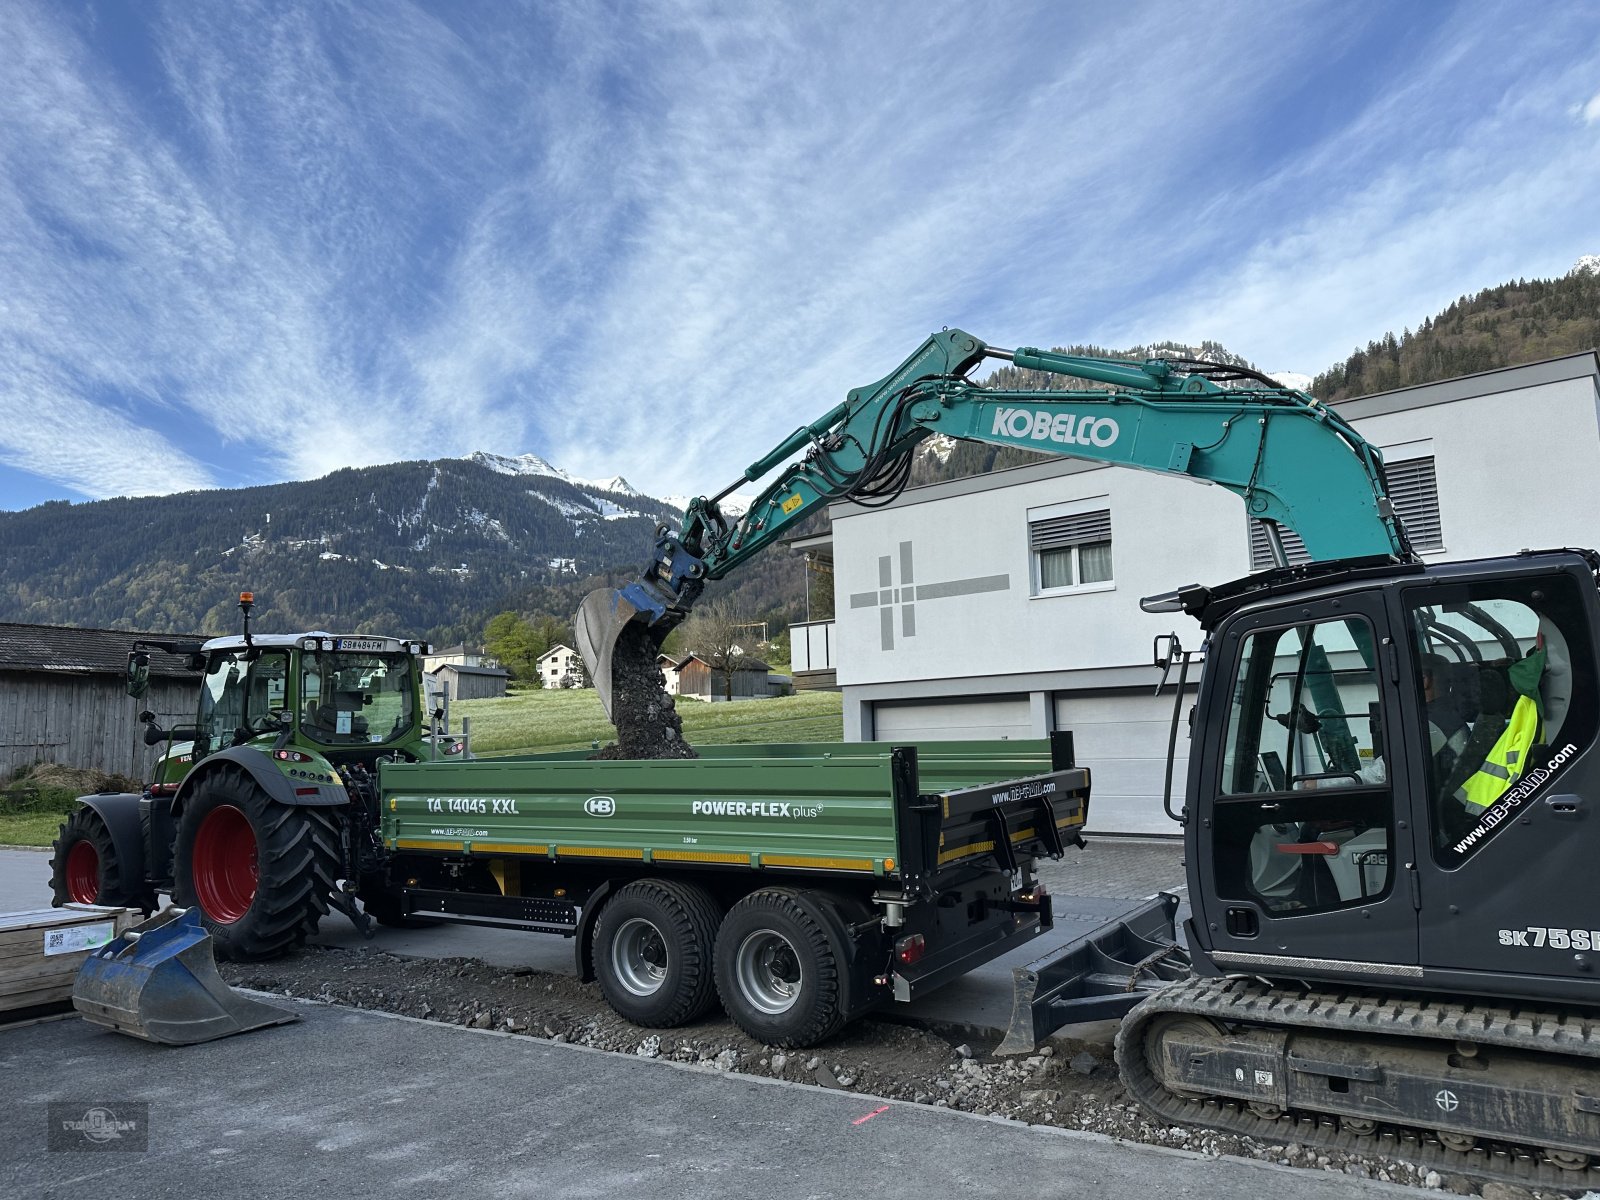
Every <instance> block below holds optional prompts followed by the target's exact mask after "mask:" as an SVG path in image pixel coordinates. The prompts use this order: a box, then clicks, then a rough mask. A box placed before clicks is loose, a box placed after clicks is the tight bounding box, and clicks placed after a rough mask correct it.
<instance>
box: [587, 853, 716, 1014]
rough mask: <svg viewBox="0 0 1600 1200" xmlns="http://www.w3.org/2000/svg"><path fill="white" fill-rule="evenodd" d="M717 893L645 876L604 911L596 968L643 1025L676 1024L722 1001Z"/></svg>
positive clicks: (613, 1000) (614, 1001)
mask: <svg viewBox="0 0 1600 1200" xmlns="http://www.w3.org/2000/svg"><path fill="white" fill-rule="evenodd" d="M721 915H722V914H721V912H720V910H719V909H718V908H717V904H716V901H714V900H713V899H712V898H711V896H710V894H709V893H708V892H706V891H705V890H704V889H703V888H699V887H696V886H694V885H693V884H686V883H679V882H678V881H677V880H666V879H640V880H637V881H635V882H634V883H630V884H628V885H627V886H626V887H624V888H621V889H620V890H618V891H617V892H616V894H615V895H613V896H612V897H611V899H610V900H608V901H607V902H606V906H605V907H604V908H602V909H601V910H600V916H599V918H598V921H597V924H596V928H595V934H594V973H595V976H596V977H597V978H598V979H599V981H600V991H601V993H602V994H603V995H604V996H605V998H606V1002H607V1003H608V1004H610V1005H611V1007H612V1008H614V1009H616V1010H617V1012H618V1013H620V1014H621V1015H622V1016H624V1017H626V1018H627V1019H628V1020H630V1021H632V1022H633V1023H634V1024H635V1025H646V1026H649V1027H650V1028H653V1029H668V1028H671V1027H672V1026H674V1025H683V1024H685V1023H686V1022H689V1021H692V1020H694V1019H695V1018H696V1017H698V1016H700V1015H701V1014H702V1013H704V1012H705V1011H706V1009H708V1008H710V1007H711V1005H712V1003H713V1002H714V1001H715V1000H716V992H715V990H714V986H713V983H712V977H711V948H712V944H713V943H714V942H715V940H716V936H717V921H718V919H719V918H720V917H721Z"/></svg>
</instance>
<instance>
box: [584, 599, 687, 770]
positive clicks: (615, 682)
mask: <svg viewBox="0 0 1600 1200" xmlns="http://www.w3.org/2000/svg"><path fill="white" fill-rule="evenodd" d="M660 651H661V648H660V647H659V646H657V645H656V641H655V638H654V637H652V636H651V634H650V631H649V630H648V629H646V628H645V627H644V626H643V625H641V624H638V623H637V622H634V623H630V624H629V625H627V626H625V627H624V628H623V631H622V635H621V636H620V637H619V638H618V639H617V645H616V650H615V652H614V653H613V655H612V658H611V723H612V724H613V725H615V726H616V727H617V740H616V741H614V742H612V743H611V744H610V745H608V746H606V747H604V748H603V749H601V750H598V751H596V752H595V753H593V754H591V755H590V756H589V757H590V758H699V757H700V756H699V755H698V754H696V753H695V752H694V748H693V747H692V746H690V745H689V743H688V742H686V741H684V740H683V718H682V717H680V716H678V709H677V706H676V705H674V704H673V702H672V696H671V695H670V694H669V693H668V692H667V681H666V679H665V678H664V677H663V676H662V674H661V668H660V667H658V666H657V665H656V656H657V655H658V654H659V653H660Z"/></svg>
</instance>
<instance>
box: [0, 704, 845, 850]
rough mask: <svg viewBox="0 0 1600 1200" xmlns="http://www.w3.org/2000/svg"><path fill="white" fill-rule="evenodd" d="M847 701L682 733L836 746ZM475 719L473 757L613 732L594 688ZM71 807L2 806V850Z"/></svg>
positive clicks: (484, 707)
mask: <svg viewBox="0 0 1600 1200" xmlns="http://www.w3.org/2000/svg"><path fill="white" fill-rule="evenodd" d="M841 700H842V698H841V697H840V695H839V693H838V692H801V693H800V694H798V695H795V696H784V697H781V698H779V699H776V700H740V701H736V702H734V703H732V704H708V703H706V702H705V701H702V700H683V699H680V700H679V701H678V712H679V713H680V714H681V715H682V716H683V731H684V734H685V735H686V736H687V737H688V739H689V743H690V745H694V746H721V745H730V744H735V743H740V742H837V741H841V740H843V737H844V719H843V716H842V715H841V714H842V712H843V707H842V703H841ZM462 717H471V718H472V750H473V753H475V754H480V755H495V754H538V753H542V752H545V751H554V750H582V749H584V748H586V747H588V746H591V745H593V744H594V743H595V742H597V741H598V742H600V743H601V744H602V745H604V744H605V743H606V742H609V741H612V740H614V739H615V737H616V730H614V729H613V728H612V727H611V723H610V722H609V721H607V720H606V718H605V714H604V713H603V712H601V710H600V698H599V697H598V696H596V695H595V693H594V690H593V689H592V688H583V689H574V690H572V691H564V692H563V691H528V692H513V693H512V694H511V695H509V696H507V697H505V698H504V699H501V700H459V701H457V702H456V703H454V704H452V705H451V706H450V727H451V729H452V730H453V731H455V732H457V733H459V732H460V731H461V718H462ZM65 807H66V806H59V808H60V811H58V810H57V809H58V806H57V805H55V804H48V802H47V805H46V806H45V810H44V811H40V810H24V811H21V812H10V811H4V807H3V806H0V845H11V846H48V845H50V843H51V842H53V841H55V837H56V829H57V827H58V826H59V825H60V824H61V822H62V820H63V815H64V811H65Z"/></svg>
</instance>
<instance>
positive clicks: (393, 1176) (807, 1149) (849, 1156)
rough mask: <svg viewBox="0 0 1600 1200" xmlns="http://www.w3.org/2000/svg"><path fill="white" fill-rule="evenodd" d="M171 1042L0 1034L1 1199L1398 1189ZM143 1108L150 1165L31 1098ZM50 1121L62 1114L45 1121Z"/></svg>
mask: <svg viewBox="0 0 1600 1200" xmlns="http://www.w3.org/2000/svg"><path fill="white" fill-rule="evenodd" d="M295 1007H296V1011H298V1012H300V1013H301V1014H302V1016H303V1020H302V1021H301V1022H300V1023H298V1024H295V1025H288V1026H281V1027H278V1028H275V1029H269V1030H262V1031H260V1032H257V1033H251V1034H245V1035H243V1036H241V1037H236V1038H228V1039H225V1040H223V1041H220V1042H212V1043H210V1044H208V1045H204V1046H194V1047H189V1048H187V1049H171V1048H165V1047H159V1046H151V1045H148V1044H146V1043H143V1042H139V1041H136V1040H134V1039H131V1038H126V1037H121V1036H119V1035H116V1034H112V1033H107V1032H104V1031H102V1030H99V1029H97V1028H96V1027H94V1026H91V1025H88V1024H87V1023H85V1022H83V1021H80V1020H78V1019H76V1018H73V1019H68V1020H64V1021H59V1022H52V1023H47V1024H42V1025H34V1026H29V1027H26V1028H21V1029H12V1030H0V1111H3V1112H4V1114H5V1127H6V1129H7V1137H6V1138H5V1139H4V1140H3V1142H0V1179H5V1180H7V1181H8V1182H7V1184H6V1185H5V1189H4V1190H5V1194H6V1195H7V1196H8V1197H9V1196H15V1197H19V1198H20V1197H29V1198H32V1197H41V1198H42V1197H57V1196H67V1195H75V1196H76V1195H94V1194H106V1195H112V1194H114V1195H117V1196H125V1197H129V1198H130V1200H144V1198H145V1197H152V1198H153V1197H158V1196H192V1195H205V1196H208V1197H211V1198H213V1200H233V1198H238V1200H272V1198H277V1197H282V1198H285V1200H291V1198H292V1200H305V1198H306V1197H314V1196H321V1195H332V1194H338V1195H346V1196H373V1195H407V1196H423V1197H432V1196H457V1195H492V1196H499V1197H508V1198H511V1197H550V1196H560V1197H564V1198H566V1197H571V1198H574V1200H576V1198H580V1197H615V1196H649V1197H658V1196H659V1197H677V1196H686V1197H687V1196H693V1197H708V1198H720V1197H728V1198H730V1200H733V1198H737V1200H745V1198H746V1197H749V1196H752V1195H760V1196H762V1197H764V1198H765V1200H790V1198H793V1200H802V1198H813V1197H834V1196H849V1197H859V1196H873V1197H877V1198H879V1200H928V1198H929V1197H945V1196H957V1195H959V1196H962V1197H964V1198H965V1197H971V1198H972V1200H983V1198H986V1197H996V1198H999V1197H1004V1198H1006V1200H1011V1198H1012V1197H1015V1196H1018V1195H1023V1196H1030V1195H1040V1196H1061V1195H1068V1194H1086V1195H1093V1196H1096V1197H1100V1198H1103V1200H1148V1198H1149V1197H1151V1196H1154V1195H1161V1196H1163V1197H1167V1196H1174V1197H1191V1198H1193V1200H1232V1198H1233V1197H1237V1196H1248V1195H1271V1196H1273V1197H1274V1198H1275V1200H1349V1198H1350V1197H1356V1196H1372V1197H1385V1196H1387V1197H1395V1198H1397V1200H1398V1198H1399V1197H1403V1196H1405V1195H1408V1194H1412V1193H1408V1192H1407V1191H1406V1190H1404V1189H1401V1188H1398V1187H1395V1186H1393V1185H1389V1184H1380V1183H1375V1182H1372V1181H1369V1180H1362V1179H1355V1178H1351V1177H1349V1176H1345V1175H1333V1174H1328V1173H1323V1172H1314V1171H1304V1170H1294V1169H1290V1168H1284V1167H1277V1166H1272V1165H1267V1164H1263V1163H1258V1162H1251V1161H1248V1160H1244V1159H1230V1158H1207V1157H1202V1156H1198V1155H1193V1154H1188V1153H1184V1152H1180V1151H1169V1150H1161V1149H1157V1148H1152V1147H1148V1146H1140V1145H1132V1144H1126V1143H1117V1142H1113V1141H1110V1140H1109V1139H1106V1138H1102V1137H1098V1136H1096V1135H1092V1134H1081V1133H1073V1132H1068V1131H1063V1130H1056V1129H1045V1128H1041V1127H1038V1126H1026V1125H1020V1124H1016V1123H1013V1122H1008V1121H998V1120H994V1119H992V1118H985V1117H973V1116H970V1115H967V1114H963V1113H955V1112H951V1111H949V1110H945V1109H937V1108H927V1107H923V1106H919V1105H912V1104H905V1103H903V1102H895V1103H893V1104H890V1103H888V1102H886V1101H882V1100H875V1099H873V1098H872V1097H869V1096H862V1095H859V1094H854V1093H847V1092H834V1091H827V1090H824V1089H821V1088H816V1087H809V1086H804V1085H799V1084H789V1083H781V1082H778V1081H772V1080H765V1079H760V1078H755V1077H751V1076H747V1075H724V1074H718V1073H715V1072H711V1071H708V1070H705V1069H701V1068H688V1067H682V1066H678V1065H676V1064H672V1063H667V1062H661V1061H652V1060H645V1059H637V1058H628V1057H626V1056H622V1055H615V1054H606V1053H601V1052H598V1051H591V1050H586V1049H584V1048H581V1047H576V1046H567V1045H555V1044H552V1043H549V1042H544V1041H539V1040H535V1039H531V1038H525V1037H512V1036H510V1035H506V1034H496V1033H488V1032H478V1031H474V1030H467V1029H463V1028H460V1027H458V1026H446V1025H435V1024H432V1023H429V1022H422V1021H414V1020H408V1019H406V1018H395V1017H385V1016H383V1015H381V1014H376V1013H368V1012H359V1011H354V1010H349V1009H336V1008H324V1007H320V1006H315V1005H303V1004H302V1005H296V1006H295ZM52 1101H70V1102H71V1104H72V1105H73V1108H72V1109H71V1110H70V1111H72V1112H76V1109H77V1106H79V1105H81V1106H83V1107H84V1108H85V1109H88V1108H90V1107H93V1106H94V1105H96V1104H107V1103H110V1104H113V1105H114V1104H115V1103H116V1102H121V1101H144V1102H146V1103H147V1104H148V1105H149V1117H148V1137H149V1149H148V1151H147V1152H144V1153H138V1152H133V1151H129V1152H98V1153H82V1152H77V1153H74V1152H66V1151H59V1150H57V1151H50V1150H47V1149H46V1148H45V1145H46V1132H47V1123H48V1118H47V1109H46V1105H47V1104H49V1103H50V1102H52ZM57 1115H58V1118H59V1116H60V1115H61V1114H59V1113H58V1114H57Z"/></svg>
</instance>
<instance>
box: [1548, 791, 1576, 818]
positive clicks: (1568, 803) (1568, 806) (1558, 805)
mask: <svg viewBox="0 0 1600 1200" xmlns="http://www.w3.org/2000/svg"><path fill="white" fill-rule="evenodd" d="M1544 806H1545V807H1546V808H1548V809H1549V810H1550V815H1551V816H1552V817H1566V818H1568V819H1572V818H1575V817H1581V816H1582V815H1583V797H1582V796H1546V797H1545V800H1544Z"/></svg>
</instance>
